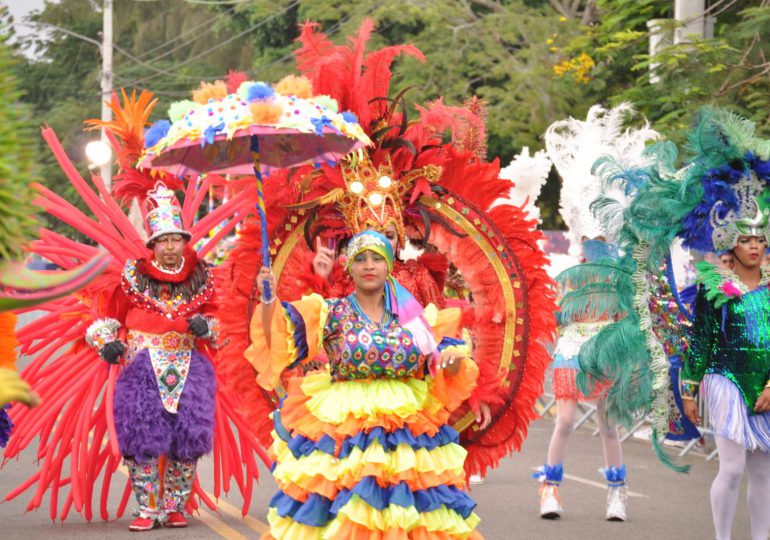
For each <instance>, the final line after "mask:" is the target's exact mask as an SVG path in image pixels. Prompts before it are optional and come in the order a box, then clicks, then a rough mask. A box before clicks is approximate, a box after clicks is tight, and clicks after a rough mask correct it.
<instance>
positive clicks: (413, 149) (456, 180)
mask: <svg viewBox="0 0 770 540" xmlns="http://www.w3.org/2000/svg"><path fill="white" fill-rule="evenodd" d="M372 30H373V25H372V23H371V22H369V21H367V22H365V23H363V24H362V26H361V28H360V29H359V32H358V34H357V35H356V36H355V37H353V38H351V39H350V40H349V43H348V45H345V46H337V45H334V44H333V43H332V42H331V41H330V40H329V39H328V38H327V37H326V36H325V35H324V34H323V33H322V32H320V31H319V26H318V25H317V24H316V23H307V24H305V25H304V26H303V27H302V32H301V35H300V38H299V40H298V41H299V42H300V48H299V49H298V50H297V51H296V57H297V65H298V68H299V70H300V71H301V72H302V74H304V75H305V76H307V77H308V78H309V79H310V80H311V81H312V83H313V89H314V93H315V94H326V95H329V96H331V97H333V98H334V99H336V100H337V101H338V103H339V106H340V110H350V111H352V112H353V113H354V114H356V115H357V117H358V119H359V121H360V123H361V125H362V127H364V129H365V130H366V131H367V133H368V134H369V135H370V137H371V138H372V139H373V140H374V142H375V147H374V148H373V149H370V150H369V157H370V159H371V160H372V162H373V163H374V164H375V165H378V164H380V163H381V162H382V161H383V160H384V159H385V157H386V156H388V157H390V159H391V162H392V166H393V169H394V170H393V178H394V179H398V178H399V177H400V176H401V175H403V174H405V173H407V172H409V171H411V170H413V169H418V168H421V167H424V166H427V165H434V166H439V167H441V168H442V169H443V174H442V175H441V178H440V180H439V181H438V182H437V186H431V185H429V184H428V185H425V183H419V182H418V183H417V184H416V187H415V188H414V189H420V190H421V193H420V195H423V196H424V198H427V199H436V198H440V200H441V201H443V202H444V203H446V204H447V205H454V206H455V207H456V208H458V209H460V210H462V209H463V208H464V210H462V212H461V215H462V213H472V214H473V215H474V216H477V218H475V219H476V220H477V221H478V224H477V225H475V226H477V227H481V228H482V229H483V231H482V230H481V229H479V230H478V231H477V232H478V233H479V235H481V236H484V237H485V238H488V239H489V241H490V242H496V243H499V248H498V249H499V253H504V254H505V257H506V258H505V259H499V261H502V262H500V264H503V266H505V265H508V266H506V268H509V270H507V272H508V274H510V275H511V276H515V279H513V278H511V279H513V281H515V282H516V285H515V293H516V294H517V295H518V296H517V298H518V301H517V302H516V304H517V305H518V306H519V307H517V308H515V313H516V315H515V318H516V324H515V328H516V332H517V334H516V336H515V340H516V343H517V344H518V345H517V346H516V348H515V352H516V357H515V358H510V359H507V360H508V361H510V362H511V365H512V366H513V367H512V368H511V369H509V370H508V371H507V375H504V374H503V372H502V371H501V369H500V366H501V362H502V360H505V359H501V350H502V341H503V340H502V339H501V338H502V336H503V334H504V332H505V328H508V326H506V322H507V321H508V317H512V316H513V315H509V313H512V312H513V311H514V309H513V308H512V306H507V305H506V300H505V299H504V295H503V284H502V283H501V281H500V279H499V273H498V272H499V271H500V269H499V268H495V267H493V266H492V265H491V264H490V259H489V255H488V254H487V253H485V252H484V251H483V250H481V249H480V247H479V245H477V243H476V240H475V239H474V237H473V236H476V235H467V234H466V235H462V234H461V235H459V236H458V235H457V234H456V233H457V232H458V231H454V232H452V231H450V230H448V229H447V228H445V227H443V226H440V225H439V224H436V223H434V225H433V228H432V232H431V237H430V242H431V243H432V244H434V245H435V246H437V247H439V249H440V251H442V253H441V255H444V256H446V257H448V259H449V260H450V261H451V262H453V263H454V264H455V265H456V266H457V267H458V268H459V269H460V270H461V272H462V275H463V277H464V279H465V281H466V283H467V284H468V286H469V288H470V289H471V290H472V292H473V299H474V312H473V313H470V312H469V313H466V315H465V317H464V320H465V321H467V322H468V323H469V326H470V327H471V328H470V329H471V330H472V332H473V334H474V336H475V340H476V341H477V343H476V350H475V353H474V358H475V359H476V361H477V362H478V364H479V367H480V371H481V377H480V380H479V386H478V388H477V389H476V391H475V392H474V394H473V396H472V398H471V400H470V402H469V403H468V404H466V405H465V406H464V408H463V409H462V410H461V411H460V412H459V413H458V414H460V415H462V414H466V413H467V412H468V411H469V408H470V409H476V408H477V407H478V402H479V401H480V400H481V399H484V400H485V401H487V402H489V403H490V404H491V405H492V409H493V413H494V420H493V424H492V425H491V426H490V427H489V428H488V429H486V430H484V431H477V430H475V429H473V428H469V429H467V430H465V432H463V434H462V439H461V441H462V443H463V445H464V446H465V447H466V448H467V449H468V452H469V455H468V459H467V461H466V470H467V471H468V472H482V473H483V472H484V471H486V469H487V468H488V467H492V466H495V465H496V464H497V463H498V462H499V460H500V459H501V458H502V457H503V456H504V455H506V454H508V453H509V452H511V451H513V450H518V449H519V448H520V447H521V443H522V441H523V440H524V438H525V437H526V433H527V426H528V425H529V422H530V421H531V420H532V418H534V417H535V413H534V412H533V406H534V402H535V400H536V399H537V398H538V396H540V394H541V393H542V388H543V378H544V372H545V369H546V367H547V365H548V362H549V357H548V354H547V352H546V350H545V348H544V344H545V343H547V342H549V341H552V340H553V338H554V335H555V320H554V316H553V313H554V311H555V309H556V305H555V301H554V292H553V283H552V281H551V280H550V279H549V278H548V276H547V275H546V273H545V271H544V270H543V267H544V265H545V264H546V258H545V255H544V254H543V253H542V251H541V250H540V249H539V247H538V245H537V242H538V240H540V239H541V234H540V233H539V231H537V230H536V223H534V222H532V221H528V220H527V218H526V214H525V213H524V212H523V211H522V210H521V209H520V208H518V207H513V206H498V207H496V208H494V209H492V210H490V208H491V206H492V203H493V202H494V201H495V200H497V199H498V198H499V197H501V196H504V195H506V194H507V193H508V190H509V189H510V183H509V182H507V181H505V180H501V179H500V178H499V164H498V162H497V160H495V161H493V162H491V163H490V162H486V161H484V160H482V159H480V158H479V156H480V155H483V153H484V151H485V141H486V139H485V130H484V123H483V106H482V104H480V103H478V102H477V101H469V102H467V103H466V105H465V106H463V107H452V106H447V105H445V104H444V103H443V102H442V101H441V100H437V101H435V102H433V103H430V104H427V105H426V106H425V107H424V108H419V109H418V110H419V112H420V118H419V120H418V121H416V122H414V121H413V122H409V121H407V118H406V117H405V114H406V112H405V111H404V110H403V107H402V105H403V98H402V97H401V96H396V97H395V98H394V97H393V96H391V95H390V81H391V76H392V71H391V65H392V62H393V61H394V59H395V58H396V57H397V56H398V55H401V54H406V55H410V56H413V57H416V58H418V59H419V60H421V61H424V57H423V55H422V53H420V51H419V50H418V49H416V48H415V47H414V46H411V45H403V46H392V47H386V48H384V49H381V50H379V51H373V52H370V53H367V52H366V50H365V49H366V43H367V41H368V39H369V37H370V35H371V32H372ZM444 132H448V134H449V135H451V136H452V141H453V143H454V144H444V143H443V135H444ZM297 178H302V177H300V176H297ZM296 183H297V184H301V187H300V188H299V190H298V191H297V192H296V193H290V190H287V189H285V188H284V189H283V191H282V192H279V191H274V192H273V193H268V194H266V200H267V204H268V205H269V209H268V212H267V215H268V216H269V217H270V219H271V221H270V223H269V234H270V238H271V239H272V242H273V243H272V244H271V248H272V249H275V250H276V251H279V250H280V249H282V247H283V244H284V242H285V241H286V239H287V238H288V236H289V233H290V232H291V231H294V230H295V229H296V227H298V226H300V225H303V224H308V223H312V226H311V227H309V230H310V231H311V234H312V231H315V232H316V233H317V234H318V235H319V236H321V237H322V238H337V239H341V238H345V237H348V236H349V235H350V233H349V231H347V230H346V228H345V223H344V221H343V220H342V219H341V217H340V214H339V212H338V211H337V210H336V209H335V207H334V203H333V201H328V202H327V203H326V204H323V205H321V206H316V207H314V208H311V207H312V205H308V206H306V207H305V209H304V210H301V211H289V209H287V208H286V205H287V204H288V203H287V201H291V202H292V203H299V202H302V201H314V200H316V199H318V198H320V197H323V196H325V195H329V194H331V193H333V190H335V189H340V188H341V189H344V188H345V183H344V181H343V179H342V176H341V172H340V169H339V168H337V167H329V166H326V165H324V166H323V167H321V168H320V169H318V170H316V171H314V172H313V173H312V174H311V175H309V176H307V177H305V178H302V180H301V181H298V182H296ZM270 184H271V183H266V186H268V185H270ZM434 188H440V192H441V193H442V194H441V195H439V194H437V192H436V190H435V189H434ZM411 195H412V193H411V192H410V193H407V194H406V197H405V200H404V208H405V221H406V222H407V228H408V230H411V231H422V230H423V224H422V220H421V217H420V214H419V212H418V211H417V207H416V206H410V205H411V204H412V203H415V201H413V200H410V199H411ZM292 199H293V200H292ZM418 200H419V199H418ZM450 201H451V202H450ZM300 208H301V206H300ZM475 222H476V221H471V222H470V223H475ZM303 232H304V231H303ZM460 232H461V231H460ZM260 248H261V246H260V240H259V225H258V224H257V222H256V220H251V221H250V222H249V223H247V224H246V225H245V226H244V228H243V229H242V234H241V236H240V238H239V241H238V243H237V245H236V247H235V249H234V250H233V251H232V252H231V254H230V257H229V259H228V261H227V262H226V264H225V265H224V266H223V267H222V268H221V269H220V270H219V273H218V278H219V280H220V281H219V284H220V287H221V290H223V291H224V292H223V294H224V295H226V296H227V298H228V299H229V302H228V303H227V304H224V305H222V306H221V311H220V314H219V318H220V320H221V321H222V326H223V332H224V333H225V334H226V335H227V337H228V344H227V346H226V347H225V348H224V349H223V350H222V351H221V355H222V357H223V358H224V357H227V358H228V359H229V360H230V362H229V363H228V365H227V368H226V369H227V370H228V377H227V380H228V382H229V383H230V385H231V387H230V388H231V390H232V392H233V393H235V394H237V395H239V396H241V397H242V402H243V404H244V413H245V414H247V416H248V418H249V420H250V421H251V422H252V423H254V425H256V426H257V427H258V431H259V432H260V434H261V440H262V441H263V442H264V444H269V443H270V430H271V429H272V426H271V422H270V420H269V418H268V414H269V413H270V412H272V410H273V409H274V408H275V404H276V396H274V395H271V394H268V393H266V392H264V391H263V390H261V389H260V388H259V387H258V386H257V385H256V384H255V382H254V381H255V372H254V369H253V368H252V367H251V365H249V364H248V363H247V362H246V361H245V360H244V359H243V351H244V350H245V349H246V348H247V347H248V345H249V336H248V323H249V320H250V317H251V313H252V312H253V310H254V308H255V306H256V305H257V292H256V287H255V284H254V278H255V276H256V273H257V271H258V268H259V265H260V263H261V255H260ZM441 255H440V256H441ZM312 256H313V253H312V251H310V248H309V247H308V245H307V244H306V242H305V241H304V240H300V241H299V242H298V243H296V244H294V247H293V250H292V252H291V254H290V255H289V257H288V258H287V259H286V261H285V266H284V267H283V269H282V272H281V276H280V280H279V283H278V295H279V297H280V298H282V299H284V300H293V299H297V298H299V297H300V296H301V295H302V294H303V293H307V292H311V291H315V292H319V293H321V294H324V293H325V292H326V291H327V290H328V283H326V282H325V281H324V280H321V279H319V278H318V277H317V276H315V275H314V274H313V271H312V266H311V261H312ZM423 262H427V260H425V261H423ZM432 262H435V261H432ZM445 268H446V264H445V263H444V269H445ZM519 320H520V321H521V322H518V321H519ZM509 326H510V325H509ZM509 337H510V338H511V339H513V338H514V336H509ZM504 377H505V380H503V378H504Z"/></svg>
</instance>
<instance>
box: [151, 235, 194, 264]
mask: <svg viewBox="0 0 770 540" xmlns="http://www.w3.org/2000/svg"><path fill="white" fill-rule="evenodd" d="M186 243H187V239H186V238H185V237H184V236H182V235H181V234H176V233H170V234H164V235H163V236H159V237H158V238H156V239H155V241H154V242H153V243H152V253H153V255H154V258H155V262H156V263H158V264H159V265H161V266H162V267H164V268H169V269H170V268H176V267H177V266H179V263H180V261H181V260H182V254H183V253H184V246H185V244H186Z"/></svg>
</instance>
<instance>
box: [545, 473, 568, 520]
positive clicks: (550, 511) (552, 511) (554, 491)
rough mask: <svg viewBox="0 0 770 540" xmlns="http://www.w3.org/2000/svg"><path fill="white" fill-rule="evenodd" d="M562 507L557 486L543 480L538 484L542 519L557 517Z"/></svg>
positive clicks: (559, 515)
mask: <svg viewBox="0 0 770 540" xmlns="http://www.w3.org/2000/svg"><path fill="white" fill-rule="evenodd" d="M563 512H564V509H563V508H562V507H561V499H560V497H559V486H554V485H551V484H547V483H545V482H543V484H542V485H541V486H540V517H541V518H543V519H559V518H560V517H561V514H562V513H563Z"/></svg>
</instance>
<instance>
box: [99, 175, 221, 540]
mask: <svg viewBox="0 0 770 540" xmlns="http://www.w3.org/2000/svg"><path fill="white" fill-rule="evenodd" d="M147 196H148V199H147V202H148V206H149V207H150V211H149V212H148V214H147V224H148V229H149V230H148V233H149V238H148V240H147V247H148V248H150V249H151V250H152V253H153V256H152V258H151V259H138V260H137V259H131V260H128V261H127V262H126V264H125V266H124V269H123V275H122V277H121V286H120V287H119V288H118V289H117V290H116V292H115V293H114V295H113V297H112V299H111V302H110V306H109V313H110V314H111V315H112V316H113V317H114V318H110V319H100V320H98V321H96V322H95V323H94V324H92V325H91V327H89V329H88V333H87V338H86V339H87V341H88V343H89V344H90V345H92V346H93V347H95V348H97V349H98V351H99V355H100V356H101V357H102V358H103V359H104V360H105V361H106V362H109V363H111V364H112V363H117V362H120V361H121V359H122V362H123V364H124V365H125V368H124V369H123V371H122V373H121V374H120V376H119V378H118V380H117V383H116V385H115V406H114V414H115V428H116V431H117V435H118V444H119V446H120V451H121V454H122V455H123V458H124V460H125V463H126V466H127V467H128V470H129V473H130V476H131V484H132V486H133V490H134V495H135V496H136V500H137V502H138V503H139V508H138V510H137V512H136V513H135V515H136V519H134V521H132V522H131V524H130V526H129V528H130V529H131V530H132V531H143V530H149V529H153V528H155V527H157V526H159V525H160V524H161V523H165V525H166V526H167V527H184V526H185V525H187V521H186V518H185V514H184V508H185V505H186V503H187V500H188V498H189V496H190V492H191V490H192V485H193V479H194V476H195V466H196V463H197V460H198V458H200V457H201V456H202V455H204V454H206V453H208V452H209V451H210V450H211V447H212V442H213V430H214V394H215V390H216V380H215V375H214V370H213V367H212V365H211V363H210V361H209V360H208V359H207V358H206V357H205V356H204V355H203V354H202V353H201V352H200V351H199V350H197V348H196V345H197V344H198V342H199V340H202V339H208V340H211V341H212V342H213V341H214V340H215V337H216V327H217V324H216V321H215V319H213V318H212V317H210V316H207V315H208V314H210V313H212V312H213V310H214V305H213V296H214V286H213V282H212V278H211V275H210V273H209V270H208V267H207V266H206V264H205V263H204V262H203V261H199V260H198V258H197V255H196V253H195V251H194V250H192V249H190V248H188V247H187V242H188V241H189V240H190V238H191V235H190V233H189V232H187V231H185V230H184V227H183V224H182V212H181V208H180V207H179V203H178V202H177V201H176V199H175V197H174V192H173V191H171V190H170V189H168V188H167V187H166V186H165V185H164V184H163V183H161V182H158V183H157V184H156V185H155V188H154V189H153V190H151V191H149V192H148V193H147ZM164 455H165V456H166V462H165V463H166V466H165V476H164V479H163V486H164V489H163V491H162V492H161V488H160V486H161V473H162V471H161V470H160V468H159V460H160V457H161V456H164Z"/></svg>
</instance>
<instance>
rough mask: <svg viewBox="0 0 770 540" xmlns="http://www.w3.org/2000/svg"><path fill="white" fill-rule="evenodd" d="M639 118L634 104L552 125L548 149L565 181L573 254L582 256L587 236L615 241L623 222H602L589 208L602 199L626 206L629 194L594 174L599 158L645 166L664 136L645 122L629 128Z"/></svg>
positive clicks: (564, 210) (563, 201) (597, 109)
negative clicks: (647, 152)
mask: <svg viewBox="0 0 770 540" xmlns="http://www.w3.org/2000/svg"><path fill="white" fill-rule="evenodd" d="M636 115H637V112H636V110H635V109H634V108H633V106H632V105H631V104H630V103H621V104H620V105H618V106H617V107H614V108H612V109H605V108H604V107H602V106H600V105H594V106H593V107H591V108H590V109H589V111H588V115H587V116H586V120H584V121H583V120H576V119H574V118H568V119H566V120H560V121H558V122H554V123H553V124H551V125H550V126H549V127H548V129H547V130H546V133H545V146H546V150H547V151H548V155H549V156H550V158H551V161H553V164H554V166H555V167H556V170H557V171H558V172H559V175H560V176H561V178H562V189H561V196H560V198H559V213H560V214H561V216H562V218H563V219H564V222H565V223H566V224H567V227H569V233H568V237H569V239H570V250H569V253H570V254H571V255H574V256H579V255H580V254H581V251H582V249H581V239H582V237H584V236H585V237H587V238H596V237H598V236H603V237H605V238H606V239H607V240H608V241H610V242H612V241H614V233H615V232H616V230H617V226H618V223H609V224H606V225H609V227H607V226H605V225H604V224H602V223H600V222H599V220H598V219H597V218H596V217H595V216H594V215H593V214H592V213H591V210H590V209H589V206H590V204H591V202H593V201H594V200H595V199H596V198H597V197H599V196H600V195H605V196H610V197H613V198H616V199H617V201H618V203H619V205H620V208H622V207H623V206H624V198H625V197H624V195H623V193H622V191H620V190H619V189H616V190H610V191H608V190H607V189H606V188H605V186H603V183H602V179H601V178H600V177H599V176H597V175H594V174H592V168H593V165H594V163H595V162H596V160H597V159H599V158H600V157H602V156H609V157H611V158H612V159H614V160H615V161H616V162H618V163H619V164H622V165H623V166H633V165H638V164H641V162H642V161H643V158H642V154H643V152H644V148H645V146H646V144H647V141H649V140H653V139H657V138H658V137H659V134H658V133H657V132H656V131H655V130H653V129H652V128H650V126H649V123H647V122H646V121H645V123H644V125H643V126H642V127H641V128H639V129H631V128H628V129H624V126H625V125H626V124H627V123H628V122H629V121H630V120H633V119H634V118H635V117H636Z"/></svg>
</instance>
